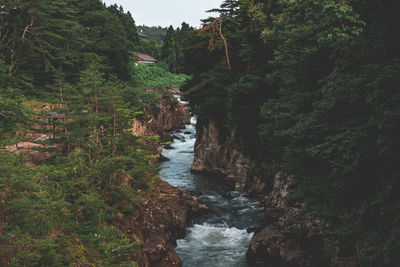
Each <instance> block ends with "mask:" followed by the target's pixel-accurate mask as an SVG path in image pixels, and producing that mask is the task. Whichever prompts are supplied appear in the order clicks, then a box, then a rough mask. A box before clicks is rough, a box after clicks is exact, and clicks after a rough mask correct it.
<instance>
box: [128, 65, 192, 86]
mask: <svg viewBox="0 0 400 267" xmlns="http://www.w3.org/2000/svg"><path fill="white" fill-rule="evenodd" d="M134 76H135V82H136V84H137V86H138V87H140V88H153V89H159V90H162V89H169V88H173V87H175V88H179V87H180V86H181V85H182V84H183V83H184V82H185V81H186V80H187V79H188V76H187V75H185V74H179V75H178V74H173V73H171V72H169V71H168V70H167V68H166V66H165V65H163V64H162V63H159V64H157V65H154V66H150V67H148V66H144V65H139V66H137V67H136V68H135V69H134Z"/></svg>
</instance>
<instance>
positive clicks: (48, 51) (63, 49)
mask: <svg viewBox="0 0 400 267" xmlns="http://www.w3.org/2000/svg"><path fill="white" fill-rule="evenodd" d="M144 45H146V44H144V43H143V42H141V41H140V40H139V38H138V34H137V30H136V27H135V22H134V20H133V18H132V16H131V14H130V13H129V12H128V13H124V11H123V9H122V8H121V7H117V6H116V5H113V6H110V7H106V6H105V5H104V4H103V3H102V2H101V1H99V0H83V1H81V0H80V1H75V0H55V1H48V0H29V1H28V0H26V1H25V0H22V1H13V0H12V1H2V2H1V4H0V265H1V266H70V265H71V266H72V265H74V266H75V265H76V266H88V265H91V266H92V265H93V266H121V265H122V266H136V265H135V263H134V261H133V260H134V259H135V256H136V255H137V253H140V249H139V248H140V245H141V244H140V243H138V242H137V240H135V239H134V238H133V237H132V233H135V231H136V230H135V229H124V228H123V227H117V224H116V217H117V216H119V215H121V216H131V217H132V216H135V212H136V211H137V209H138V206H139V205H140V204H141V201H142V196H143V195H144V194H147V193H150V192H151V190H152V186H151V184H152V181H153V179H155V178H156V177H157V176H158V174H157V168H156V166H154V165H151V164H150V163H149V159H151V158H152V157H154V155H152V152H151V151H150V150H149V148H148V147H146V146H145V145H144V144H145V143H146V141H147V138H145V137H137V136H134V135H132V133H131V131H130V128H131V121H132V119H133V118H135V117H137V116H142V114H143V111H144V110H145V108H146V107H147V106H151V107H155V106H156V104H157V103H158V101H159V100H160V98H161V97H162V94H165V92H166V90H165V89H166V87H168V86H179V85H180V84H181V83H183V81H184V80H185V79H186V76H184V75H181V76H178V75H174V74H172V73H169V72H168V71H166V67H164V68H163V67H161V66H154V67H146V66H138V67H135V66H134V62H133V60H132V58H133V52H135V51H137V50H141V49H142V47H143V46H144ZM149 80H150V81H151V82H149ZM49 111H52V113H49ZM35 136H39V137H40V138H39V139H34V137H35ZM43 136H44V137H45V138H43ZM150 139H151V140H153V139H156V138H155V137H152V138H150ZM21 141H24V142H22V143H21ZM27 144H28V145H27ZM21 146H28V148H26V147H25V148H22V147H21ZM128 231H132V232H130V233H128ZM135 234H137V235H139V236H140V234H141V233H135Z"/></svg>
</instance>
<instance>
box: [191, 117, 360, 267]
mask: <svg viewBox="0 0 400 267" xmlns="http://www.w3.org/2000/svg"><path fill="white" fill-rule="evenodd" d="M234 138H235V136H234V131H231V132H230V133H229V134H228V135H226V134H224V135H222V134H221V131H220V129H219V128H218V125H217V124H216V122H215V121H214V120H213V119H212V118H210V119H209V122H208V124H206V125H204V126H203V127H202V128H200V129H197V140H196V144H195V159H194V162H193V165H192V171H194V172H206V173H207V172H208V173H216V174H220V175H223V176H224V177H225V179H226V180H227V181H228V182H229V181H230V182H233V183H234V185H235V189H236V190H239V191H242V192H247V193H250V194H251V195H254V196H257V197H259V198H261V199H262V203H263V205H264V207H265V221H264V225H262V226H260V227H259V228H258V229H257V230H256V232H255V234H254V236H253V238H252V240H251V244H250V246H249V248H248V251H247V254H246V258H247V261H248V263H249V264H251V265H255V266H271V267H280V266H284V267H289V266H315V264H314V265H313V262H314V263H315V262H318V264H320V263H321V262H324V263H325V264H324V266H331V265H333V266H343V267H344V266H346V267H354V266H359V261H358V259H357V256H348V257H339V255H340V248H337V252H338V253H337V254H338V255H337V256H335V257H334V258H332V259H321V258H319V257H320V255H322V250H323V249H324V247H326V244H325V243H324V242H323V240H322V239H321V238H320V237H318V233H319V232H320V231H321V230H322V227H323V222H321V221H320V220H319V219H318V218H315V217H313V216H311V215H310V214H309V213H307V212H306V209H305V205H304V203H301V202H293V201H290V200H289V199H288V193H289V189H290V188H291V187H292V186H294V184H293V179H292V176H290V175H287V174H285V173H284V172H281V171H279V170H277V169H276V168H275V167H266V166H261V165H262V164H256V163H255V162H254V161H252V160H251V159H250V158H249V157H247V156H246V155H245V154H244V153H242V152H241V151H240V150H239V149H238V146H237V145H236V144H235V141H234Z"/></svg>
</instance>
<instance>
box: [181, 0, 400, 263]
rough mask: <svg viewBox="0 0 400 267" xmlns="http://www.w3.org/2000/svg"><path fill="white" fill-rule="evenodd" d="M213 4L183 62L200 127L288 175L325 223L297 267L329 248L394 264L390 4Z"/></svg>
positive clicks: (399, 6)
mask: <svg viewBox="0 0 400 267" xmlns="http://www.w3.org/2000/svg"><path fill="white" fill-rule="evenodd" d="M214 11H216V12H219V13H220V18H219V19H212V18H210V19H207V20H204V28H203V29H202V30H201V31H193V32H192V33H190V34H189V37H187V38H186V43H185V45H184V48H183V58H182V61H181V62H182V65H183V66H184V67H182V69H184V71H185V72H187V73H189V74H191V75H192V79H191V80H189V81H188V82H187V83H186V84H185V85H184V86H183V88H184V91H185V96H186V97H187V99H188V100H189V101H190V106H191V111H192V113H193V114H196V115H197V117H198V128H199V129H200V127H201V125H206V124H207V122H208V121H209V120H210V119H212V120H215V121H217V125H218V126H219V127H220V128H221V131H222V132H225V133H226V135H227V134H228V133H229V132H230V130H231V129H234V130H235V142H236V143H237V145H238V146H239V147H240V149H241V150H242V151H244V152H245V153H246V154H247V155H249V157H251V158H252V159H253V160H254V161H256V162H258V164H259V165H263V164H264V165H267V166H274V168H275V169H276V170H283V171H285V172H287V173H290V174H292V175H293V177H294V178H293V179H294V185H292V188H291V190H290V195H289V197H290V198H291V199H292V200H293V201H297V200H300V201H304V203H305V204H306V207H307V210H308V212H309V213H311V214H313V215H316V216H318V217H319V218H320V219H321V220H323V221H324V223H325V225H326V227H324V229H322V230H321V232H320V238H321V239H322V240H324V243H325V244H328V245H327V246H325V248H326V251H325V252H324V255H320V258H319V259H317V258H315V257H314V260H313V262H312V261H311V262H308V263H307V264H306V265H307V266H327V264H328V265H329V262H328V263H327V262H326V261H324V257H326V258H329V257H330V256H332V253H333V254H334V253H335V248H337V247H342V248H345V249H343V250H342V251H347V252H344V254H345V253H348V254H349V255H352V254H351V253H354V251H355V248H356V247H357V248H358V250H359V251H358V253H359V254H360V255H361V261H362V266H398V265H399V264H400V257H399V253H398V251H400V231H399V229H400V228H399V220H400V216H399V215H400V202H399V200H400V194H399V193H400V179H399V178H400V168H399V162H400V138H399V135H398V133H399V132H400V123H399V122H400V106H399V103H400V91H399V86H400V49H399V48H400V31H398V29H397V26H396V25H397V24H398V22H399V19H400V3H399V2H397V1H389V0H387V1H386V0H383V1H359V0H340V1H339V0H323V1H313V0H306V1H289V0H265V1H257V0H238V1H237V0H225V1H224V3H223V4H222V6H221V7H220V8H218V9H215V10H214ZM221 29H222V34H221ZM224 39H226V40H227V45H225V43H224V41H225V40H224ZM356 244H358V245H356ZM346 248H347V249H346ZM352 250H353V251H352Z"/></svg>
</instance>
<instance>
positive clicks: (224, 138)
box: [191, 118, 268, 195]
mask: <svg viewBox="0 0 400 267" xmlns="http://www.w3.org/2000/svg"><path fill="white" fill-rule="evenodd" d="M196 135H197V136H196V138H197V139H196V144H195V149H194V153H195V158H194V161H193V164H192V168H191V170H192V171H193V172H206V173H207V172H208V173H215V174H222V175H223V176H224V177H225V178H226V180H227V181H228V182H231V183H233V184H234V185H235V189H236V190H238V191H242V192H248V193H252V194H255V195H258V194H263V193H264V192H265V190H266V188H267V183H268V182H267V181H266V180H265V179H264V178H265V177H263V176H262V173H261V171H260V168H257V166H256V164H255V163H254V162H253V161H252V160H251V159H250V158H249V157H247V156H246V155H245V154H244V153H243V152H241V151H240V150H239V149H238V146H237V145H236V144H235V142H234V139H235V132H234V131H233V130H232V131H230V133H228V134H221V131H220V129H219V128H218V126H217V124H216V122H215V120H213V119H212V118H209V122H208V124H207V125H204V126H203V127H202V128H200V129H197V134H196Z"/></svg>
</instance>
